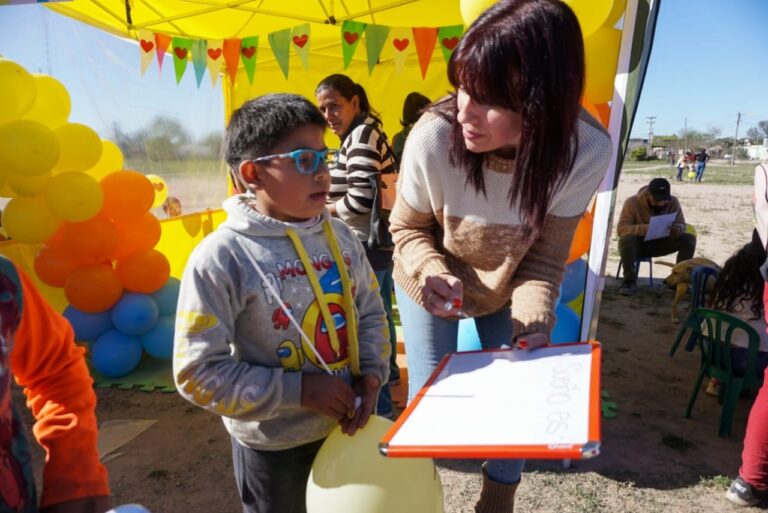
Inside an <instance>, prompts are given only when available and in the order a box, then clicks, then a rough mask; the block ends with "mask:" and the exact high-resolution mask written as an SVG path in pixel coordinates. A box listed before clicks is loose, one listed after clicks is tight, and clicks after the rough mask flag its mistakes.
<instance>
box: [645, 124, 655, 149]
mask: <svg viewBox="0 0 768 513" xmlns="http://www.w3.org/2000/svg"><path fill="white" fill-rule="evenodd" d="M645 119H646V120H647V123H648V155H650V154H651V153H652V152H653V123H654V120H655V119H656V116H646V117H645Z"/></svg>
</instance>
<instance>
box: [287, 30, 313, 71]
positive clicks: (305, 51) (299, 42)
mask: <svg viewBox="0 0 768 513" xmlns="http://www.w3.org/2000/svg"><path fill="white" fill-rule="evenodd" d="M291 44H292V45H293V49H294V50H296V55H298V56H299V60H301V65H302V66H304V69H305V70H309V23H305V24H303V25H297V26H295V27H293V29H292V30H291Z"/></svg>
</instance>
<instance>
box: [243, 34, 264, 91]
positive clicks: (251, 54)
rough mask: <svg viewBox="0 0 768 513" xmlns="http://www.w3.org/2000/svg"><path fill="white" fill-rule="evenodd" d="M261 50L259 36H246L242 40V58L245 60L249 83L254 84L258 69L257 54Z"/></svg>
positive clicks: (244, 64) (244, 65)
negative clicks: (254, 75)
mask: <svg viewBox="0 0 768 513" xmlns="http://www.w3.org/2000/svg"><path fill="white" fill-rule="evenodd" d="M258 51H259V36H250V37H244V38H243V39H242V40H241V41H240V60H241V61H242V62H243V67H244V68H245V73H246V74H247V75H248V83H249V84H251V85H253V74H254V72H255V71H256V54H257V53H258Z"/></svg>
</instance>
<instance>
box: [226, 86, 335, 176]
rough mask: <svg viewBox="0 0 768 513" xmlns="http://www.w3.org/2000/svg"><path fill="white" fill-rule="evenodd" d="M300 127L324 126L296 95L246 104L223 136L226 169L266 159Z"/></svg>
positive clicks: (313, 109)
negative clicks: (242, 163)
mask: <svg viewBox="0 0 768 513" xmlns="http://www.w3.org/2000/svg"><path fill="white" fill-rule="evenodd" d="M302 125H316V126H318V127H320V128H322V129H323V130H325V128H326V127H327V126H328V124H327V123H326V121H325V118H323V115H322V114H321V113H320V111H319V110H318V109H317V107H316V106H315V105H314V104H313V103H312V102H310V101H309V100H307V99H306V98H304V97H303V96H300V95H298V94H285V93H277V94H265V95H264V96H259V97H258V98H254V99H252V100H248V101H247V102H245V103H244V104H242V105H241V106H240V108H238V109H236V110H235V111H234V112H233V113H232V116H231V117H230V118H229V125H227V131H226V133H225V134H224V160H225V161H226V163H227V165H228V166H229V168H230V169H233V170H234V169H237V167H238V166H239V165H240V162H242V161H243V160H248V159H255V158H258V157H263V156H264V155H269V154H270V153H271V152H272V149H273V148H274V147H275V146H277V145H278V144H279V143H280V141H281V140H282V139H284V138H285V137H286V136H287V135H288V134H289V133H291V131H293V130H295V129H296V128H298V127H300V126H302Z"/></svg>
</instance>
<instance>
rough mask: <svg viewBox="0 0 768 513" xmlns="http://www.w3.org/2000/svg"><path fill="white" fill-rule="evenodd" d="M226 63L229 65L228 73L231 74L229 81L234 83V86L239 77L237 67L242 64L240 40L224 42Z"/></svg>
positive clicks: (226, 40)
mask: <svg viewBox="0 0 768 513" xmlns="http://www.w3.org/2000/svg"><path fill="white" fill-rule="evenodd" d="M224 62H225V63H226V65H227V73H229V80H230V82H231V83H232V85H234V84H235V78H236V77H237V65H238V64H239V63H240V40H239V39H225V40H224Z"/></svg>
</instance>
